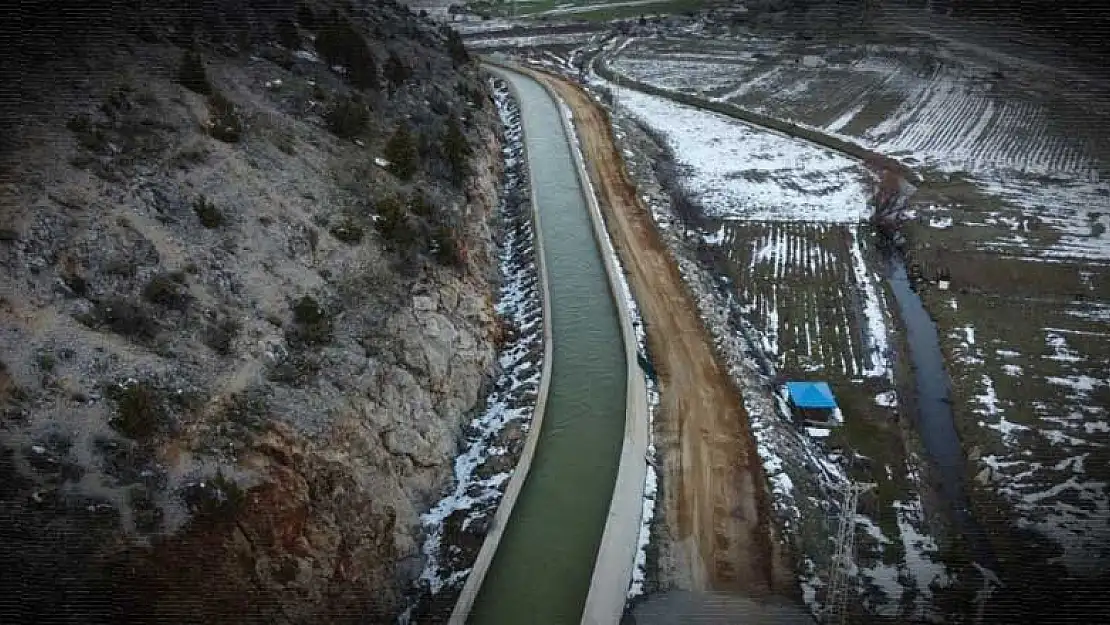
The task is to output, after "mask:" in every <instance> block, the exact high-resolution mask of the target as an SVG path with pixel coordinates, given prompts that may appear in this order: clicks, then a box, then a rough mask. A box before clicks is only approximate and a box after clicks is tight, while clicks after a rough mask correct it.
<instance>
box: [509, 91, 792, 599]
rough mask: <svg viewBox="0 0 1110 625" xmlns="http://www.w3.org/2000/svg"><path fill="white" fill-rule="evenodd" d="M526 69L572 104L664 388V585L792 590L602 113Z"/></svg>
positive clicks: (709, 358)
mask: <svg viewBox="0 0 1110 625" xmlns="http://www.w3.org/2000/svg"><path fill="white" fill-rule="evenodd" d="M530 73H531V74H532V75H533V76H534V77H535V78H536V79H538V80H540V81H542V82H544V83H546V84H548V85H550V86H551V87H553V88H554V89H555V90H556V91H557V92H558V93H559V94H560V95H561V96H562V97H563V99H564V100H565V101H566V102H567V104H568V105H569V106H570V107H571V109H572V110H573V111H574V114H575V126H576V128H577V129H578V134H579V140H580V141H581V143H582V150H583V152H584V155H585V156H586V159H587V161H588V162H589V168H590V176H591V178H592V179H593V183H594V187H595V189H596V190H597V192H598V194H599V198H598V199H599V200H600V204H601V207H602V211H603V213H604V216H605V221H606V225H607V227H608V229H609V233H610V236H611V237H612V239H613V245H614V246H615V247H616V249H617V253H618V254H619V256H620V258H621V261H622V262H623V263H624V266H625V269H626V271H627V272H628V273H629V282H630V286H631V288H632V290H633V293H634V294H635V296H636V300H637V302H638V303H639V306H640V309H641V312H642V314H643V317H644V322H645V326H646V328H647V335H648V344H649V349H650V350H651V353H652V357H653V359H654V361H655V363H654V364H655V367H656V369H657V373H658V376H659V382H660V387H661V396H662V399H661V405H660V408H659V413H658V416H657V417H656V426H655V438H656V446H657V448H658V449H659V451H660V455H661V460H662V466H661V471H662V496H663V505H664V510H663V515H664V521H665V526H666V528H667V531H668V533H669V535H670V536H669V539H670V540H669V544H664V545H662V548H663V550H664V555H665V558H666V559H668V560H670V561H671V566H669V567H666V569H665V570H664V571H663V573H664V575H665V576H666V579H664V580H663V581H664V583H667V582H671V583H673V584H674V585H676V586H678V587H680V588H686V589H689V590H695V591H700V590H715V591H726V592H738V593H743V594H746V595H749V596H760V595H767V594H791V591H790V590H789V589H790V588H792V587H793V585H794V584H793V580H792V576H791V572H790V567H789V566H788V562H787V557H786V554H785V553H783V552H782V550H781V549H780V548H779V546H778V541H777V540H776V539H775V536H774V533H775V528H774V526H773V522H772V520H771V516H770V497H769V494H768V492H767V488H766V478H765V477H764V474H763V468H762V466H761V464H760V460H759V456H758V455H757V453H756V449H755V441H754V439H753V438H752V434H751V431H750V429H749V426H748V416H747V414H746V413H745V411H744V408H743V405H742V404H741V401H740V397H739V396H738V394H737V391H736V390H735V387H734V386H733V385H732V383H731V381H730V380H729V378H728V375H727V372H726V371H725V370H724V369H723V368H722V367H721V366H720V365H719V364H718V362H717V359H716V356H715V354H714V350H713V345H712V343H711V340H710V337H709V335H708V333H707V332H706V330H705V329H704V327H703V326H702V323H701V319H700V318H699V316H698V314H697V308H696V306H695V304H694V302H693V300H692V298H691V296H690V293H689V291H688V290H687V288H686V285H685V284H684V283H683V281H682V277H681V276H680V274H679V272H678V269H677V267H676V265H675V263H674V262H673V259H672V258H671V255H670V253H669V251H668V250H667V248H666V247H665V245H664V244H663V241H662V240H661V239H660V237H659V234H658V232H657V231H656V229H655V224H654V223H653V222H652V219H651V214H650V212H648V210H647V209H646V208H645V207H644V206H643V205H642V204H641V203H640V201H639V199H638V197H637V194H636V192H635V187H634V186H633V184H632V183H631V181H630V179H629V178H628V174H627V172H626V170H625V167H624V163H623V161H622V159H621V157H620V153H619V151H618V150H617V148H616V146H615V144H614V142H613V138H612V134H611V128H610V125H609V120H608V117H607V114H606V112H605V111H604V110H603V109H601V108H600V107H599V106H597V105H596V104H595V103H594V102H593V101H591V100H590V99H589V97H588V96H587V95H586V94H585V93H584V92H583V91H582V90H581V89H580V88H579V87H578V86H576V85H573V84H570V83H568V82H565V81H563V80H561V79H558V78H555V77H552V76H550V75H546V74H542V73H539V72H530ZM667 569H669V570H667Z"/></svg>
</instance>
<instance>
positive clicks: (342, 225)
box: [331, 217, 363, 245]
mask: <svg viewBox="0 0 1110 625" xmlns="http://www.w3.org/2000/svg"><path fill="white" fill-rule="evenodd" d="M331 235H332V236H333V237H335V238H337V239H339V240H340V241H343V242H344V243H350V244H352V245H353V244H356V243H361V242H362V235H363V232H362V226H360V225H358V224H357V223H355V221H354V220H353V219H351V218H349V217H348V218H346V219H344V220H343V221H341V222H339V223H338V224H336V225H334V226H332V227H331Z"/></svg>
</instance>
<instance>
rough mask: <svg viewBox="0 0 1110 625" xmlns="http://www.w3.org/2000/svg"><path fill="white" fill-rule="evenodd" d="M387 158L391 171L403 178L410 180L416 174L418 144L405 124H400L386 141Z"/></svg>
mask: <svg viewBox="0 0 1110 625" xmlns="http://www.w3.org/2000/svg"><path fill="white" fill-rule="evenodd" d="M385 159H386V160H387V161H389V171H390V172H392V173H393V175H394V176H397V177H398V178H400V179H401V180H410V179H412V177H413V175H414V174H416V166H417V158H416V144H415V143H414V142H413V140H412V135H411V134H410V133H409V129H408V127H407V126H405V124H403V123H402V124H400V125H398V126H397V130H396V131H394V133H393V136H391V137H390V138H389V141H387V142H386V144H385Z"/></svg>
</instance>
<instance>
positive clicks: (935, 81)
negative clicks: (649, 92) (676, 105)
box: [612, 41, 1096, 178]
mask: <svg viewBox="0 0 1110 625" xmlns="http://www.w3.org/2000/svg"><path fill="white" fill-rule="evenodd" d="M692 45H696V44H693V43H689V42H688V43H686V44H684V46H683V45H680V44H676V43H670V42H667V43H665V44H657V43H656V42H643V41H637V42H636V43H635V44H633V45H631V46H629V48H628V49H626V50H625V51H624V52H623V53H622V54H621V55H620V56H619V57H618V58H617V59H615V60H614V61H613V62H612V67H613V68H614V69H615V70H616V71H618V72H620V73H624V74H627V75H629V76H631V77H633V78H636V79H638V80H642V81H644V82H647V83H650V84H654V85H657V86H660V87H663V88H667V89H673V90H676V91H683V92H687V93H693V94H699V95H703V96H705V97H710V98H714V99H719V100H725V101H729V102H731V103H734V104H736V105H738V106H742V107H745V108H748V109H751V110H754V111H757V112H760V113H764V114H768V115H772V116H775V117H780V118H784V119H789V120H791V121H795V122H800V123H805V124H809V125H813V126H817V127H822V128H824V129H826V130H827V131H830V132H834V133H844V134H846V135H849V136H852V137H855V138H856V139H857V140H859V141H860V142H862V143H864V144H865V145H867V147H870V148H873V149H876V150H878V151H880V152H886V153H891V154H894V155H898V156H904V157H911V158H913V159H914V160H915V161H916V162H917V163H918V164H925V165H928V166H932V167H937V168H939V169H942V170H945V171H984V172H985V171H991V170H997V169H1006V170H1014V171H1019V172H1025V173H1033V174H1042V175H1047V174H1056V175H1060V174H1063V175H1069V176H1078V177H1081V178H1087V177H1089V176H1090V171H1091V170H1092V169H1093V168H1095V166H1096V163H1095V159H1094V157H1093V154H1092V148H1091V146H1090V144H1089V142H1087V141H1084V140H1081V139H1077V138H1075V137H1073V136H1068V135H1069V133H1066V132H1064V127H1063V126H1062V125H1061V123H1060V122H1059V120H1053V119H1052V117H1051V115H1050V111H1049V109H1048V108H1047V107H1046V105H1045V104H1044V103H1042V102H1038V101H1034V100H1031V99H1028V98H1023V99H1015V98H1014V97H1013V94H1004V93H1002V92H1000V91H999V90H998V89H997V88H996V84H995V83H996V78H995V77H993V76H992V75H991V74H990V73H989V71H988V68H985V67H980V66H970V65H956V64H954V63H953V62H949V61H942V60H939V59H936V58H932V57H927V56H925V55H924V54H921V53H918V52H910V51H906V50H900V49H897V48H893V47H886V48H880V47H876V46H872V47H869V48H868V47H857V48H845V49H833V50H829V51H824V52H823V51H822V50H818V49H811V50H806V49H796V50H788V49H787V48H786V47H785V44H779V43H777V42H774V43H763V44H762V45H759V44H756V43H754V42H752V41H746V42H734V43H717V44H715V45H714V46H712V50H713V52H712V53H711V54H702V55H698V54H696V53H692V52H691V51H690V46H692ZM727 45H732V46H735V48H734V49H733V52H732V53H731V54H729V53H728V52H727V50H728V48H727V47H726V46H727ZM803 53H805V54H808V55H810V58H806V57H805V54H803ZM818 56H820V57H821V58H817V57H818ZM806 61H811V62H812V63H811V66H807V64H806Z"/></svg>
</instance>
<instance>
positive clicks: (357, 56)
mask: <svg viewBox="0 0 1110 625" xmlns="http://www.w3.org/2000/svg"><path fill="white" fill-rule="evenodd" d="M316 50H317V51H318V52H319V53H320V56H321V57H323V59H324V61H326V62H327V64H328V65H329V66H332V65H339V66H341V67H343V68H344V69H345V70H346V72H347V79H348V81H349V82H350V83H351V84H352V85H354V86H355V87H357V88H359V89H377V88H378V67H377V64H376V63H375V62H374V55H373V53H372V52H371V51H370V46H369V45H367V43H366V39H365V38H363V36H362V35H360V34H359V33H358V31H356V30H355V28H354V27H353V26H352V25H351V23H350V21H348V20H347V19H346V18H344V17H343V16H341V15H340V14H339V12H338V11H335V10H332V12H331V14H330V15H329V16H328V18H327V20H326V21H325V22H324V24H323V26H322V27H321V29H320V32H319V34H318V35H317V36H316Z"/></svg>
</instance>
